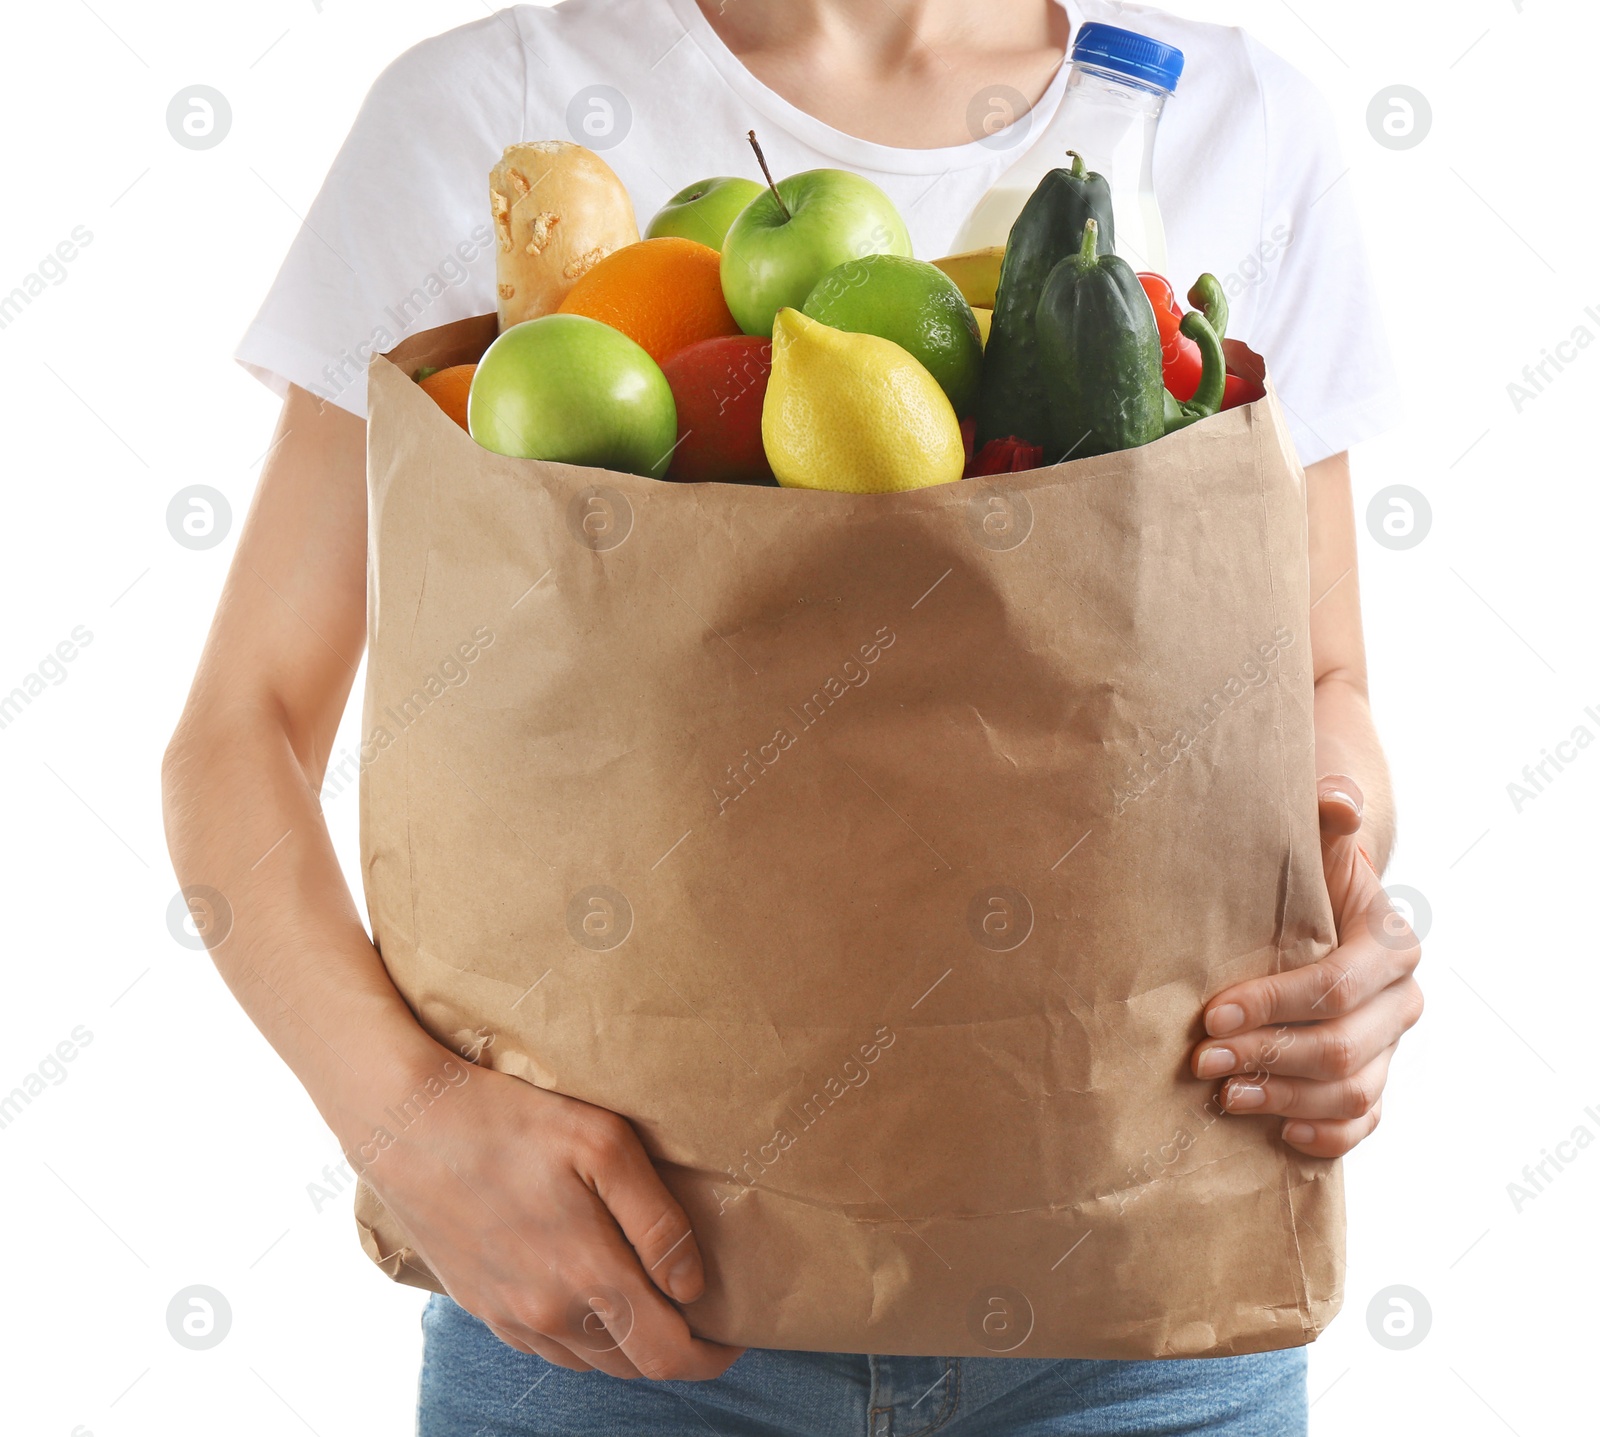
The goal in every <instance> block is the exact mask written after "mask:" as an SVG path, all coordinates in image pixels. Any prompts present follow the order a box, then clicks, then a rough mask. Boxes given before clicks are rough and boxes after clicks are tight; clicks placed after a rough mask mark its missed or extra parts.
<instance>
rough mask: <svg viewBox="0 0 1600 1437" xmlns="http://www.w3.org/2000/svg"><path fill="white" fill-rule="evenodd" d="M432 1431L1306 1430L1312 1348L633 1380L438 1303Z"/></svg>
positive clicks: (428, 1319)
mask: <svg viewBox="0 0 1600 1437" xmlns="http://www.w3.org/2000/svg"><path fill="white" fill-rule="evenodd" d="M422 1329H423V1334H424V1344H423V1358H422V1388H421V1394H420V1402H419V1406H418V1418H417V1422H418V1425H417V1431H418V1434H419V1437H623V1434H645V1437H708V1434H715V1433H722V1434H725V1437H923V1434H930V1437H931V1434H932V1433H935V1432H937V1433H939V1434H940V1437H1065V1434H1069V1433H1070V1434H1086V1435H1087V1437H1116V1434H1136V1437H1179V1434H1186V1433H1201V1432H1203V1433H1207V1434H1218V1437H1303V1434H1304V1433H1305V1431H1306V1357H1305V1349H1304V1348H1299V1347H1297V1348H1290V1349H1289V1350H1287V1351H1285V1352H1263V1353H1258V1354H1254V1355H1252V1356H1249V1357H1213V1358H1206V1359H1202V1360H1198V1361H1185V1360H1179V1361H1172V1362H1085V1361H1076V1360H1071V1359H1069V1360H1065V1361H1060V1362H1048V1361H1038V1360H1035V1359H1031V1358H1011V1357H861V1356H855V1355H852V1354H849V1353H831V1352H778V1351H773V1350H769V1349H766V1348H756V1347H752V1348H751V1349H749V1350H748V1351H747V1352H746V1353H745V1354H744V1355H743V1356H742V1357H741V1358H739V1360H738V1361H737V1362H735V1363H734V1364H733V1366H732V1367H730V1368H729V1369H728V1370H727V1371H726V1372H725V1373H723V1375H722V1376H721V1377H718V1378H716V1379H715V1380H714V1381H711V1382H647V1381H645V1380H644V1379H642V1378H639V1379H635V1380H634V1381H631V1382H623V1381H620V1380H619V1379H617V1378H615V1377H608V1376H607V1375H606V1374H605V1373H603V1372H570V1371H568V1370H567V1369H566V1368H564V1367H556V1366H553V1365H552V1364H551V1363H548V1362H546V1361H545V1360H544V1359H543V1358H542V1357H533V1356H530V1355H529V1354H527V1353H524V1352H518V1351H516V1350H515V1349H514V1348H511V1347H507V1346H506V1345H505V1344H504V1343H502V1342H501V1341H500V1339H499V1338H497V1337H496V1336H495V1335H494V1334H493V1333H492V1332H490V1331H489V1329H488V1328H487V1327H485V1326H484V1325H483V1324H482V1323H481V1322H479V1321H478V1319H477V1318H475V1317H473V1316H472V1315H471V1314H470V1313H468V1312H466V1311H464V1310H463V1309H462V1308H460V1307H458V1306H457V1305H456V1304H455V1303H453V1302H451V1301H450V1299H449V1298H447V1297H435V1298H433V1299H432V1300H431V1301H430V1302H429V1303H428V1308H427V1312H426V1313H425V1314H424V1316H423V1319H422Z"/></svg>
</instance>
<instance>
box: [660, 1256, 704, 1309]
mask: <svg viewBox="0 0 1600 1437" xmlns="http://www.w3.org/2000/svg"><path fill="white" fill-rule="evenodd" d="M667 1291H668V1292H670V1293H671V1294H672V1296H673V1298H674V1299H675V1300H676V1301H678V1302H693V1301H694V1299H695V1298H697V1297H698V1296H699V1295H700V1261H699V1259H698V1258H697V1257H696V1256H695V1255H694V1253H692V1252H684V1253H679V1254H678V1256H677V1257H675V1258H673V1260H672V1264H671V1266H669V1267H668V1268H667Z"/></svg>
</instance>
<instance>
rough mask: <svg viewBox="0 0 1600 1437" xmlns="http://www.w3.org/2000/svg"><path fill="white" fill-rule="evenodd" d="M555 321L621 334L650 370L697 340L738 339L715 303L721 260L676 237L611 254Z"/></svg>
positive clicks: (722, 304)
mask: <svg viewBox="0 0 1600 1437" xmlns="http://www.w3.org/2000/svg"><path fill="white" fill-rule="evenodd" d="M560 313H562V314H583V315H587V316H588V317H589V318H590V319H598V320H599V321H600V322H601V323H602V324H609V325H610V326H611V327H612V328H613V329H620V330H621V331H622V332H623V333H624V334H625V335H627V336H628V338H629V339H631V340H632V341H633V342H634V343H635V344H637V345H638V346H639V347H640V348H641V349H643V350H644V351H645V353H647V354H648V355H649V356H650V357H651V358H652V359H653V360H655V362H656V363H657V364H662V363H664V362H665V361H666V360H667V359H669V358H670V357H671V356H672V355H674V354H676V353H677V352H678V351H679V350H680V349H686V348H688V346H689V345H691V344H698V343H699V342H700V341H701V340H702V339H715V338H716V337H717V336H718V335H720V334H738V333H739V326H738V325H737V324H736V323H735V322H734V318H733V315H732V314H730V313H729V312H728V302H727V300H725V299H723V297H722V256H721V255H720V254H718V253H717V251H716V250H714V249H712V248H711V247H710V246H709V245H703V244H696V243H695V241H694V240H689V239H679V238H677V237H676V236H663V237H662V238H660V239H647V240H640V241H639V242H638V243H637V244H630V245H624V246H623V247H622V248H621V249H619V250H613V251H612V253H610V254H608V255H607V256H606V257H605V258H604V259H603V260H601V261H600V263H599V264H597V265H596V266H595V267H594V268H593V269H591V270H590V271H589V272H588V273H587V274H586V275H584V276H583V278H582V279H580V280H579V281H578V282H577V283H576V284H575V285H573V286H572V289H571V290H570V292H569V293H568V294H567V297H566V298H565V299H564V300H562V301H561V309H560Z"/></svg>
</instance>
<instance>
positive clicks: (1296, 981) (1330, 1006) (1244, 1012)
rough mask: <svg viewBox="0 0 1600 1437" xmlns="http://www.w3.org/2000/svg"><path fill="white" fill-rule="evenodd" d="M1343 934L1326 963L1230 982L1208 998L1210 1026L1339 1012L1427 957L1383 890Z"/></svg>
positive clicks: (1273, 1022)
mask: <svg viewBox="0 0 1600 1437" xmlns="http://www.w3.org/2000/svg"><path fill="white" fill-rule="evenodd" d="M1347 926H1348V925H1347ZM1343 936H1344V940H1345V941H1344V942H1343V943H1341V944H1340V945H1339V947H1337V948H1335V949H1334V950H1333V952H1332V953H1330V954H1328V956H1327V957H1326V958H1324V959H1323V960H1322V961H1321V962H1320V963H1308V964H1306V966H1305V967H1303V968H1292V969H1290V970H1288V971H1287V972H1284V973H1269V974H1268V975H1267V976H1266V977H1264V978H1251V979H1248V980H1247V981H1246V982H1243V983H1235V984H1234V985H1233V986H1232V987H1231V988H1224V989H1223V990H1222V991H1221V992H1220V993H1218V994H1217V995H1216V996H1215V997H1214V998H1212V1000H1211V1001H1210V1002H1209V1003H1207V1004H1206V1010H1205V1024H1206V1032H1207V1033H1208V1034H1210V1035H1211V1036H1212V1037H1213V1038H1230V1037H1231V1036H1232V1035H1233V1034H1235V1033H1239V1032H1244V1031H1247V1030H1248V1029H1251V1028H1269V1027H1274V1026H1277V1025H1279V1024H1283V1023H1316V1022H1320V1021H1322V1020H1324V1019H1327V1018H1336V1017H1338V1016H1339V1015H1341V1014H1343V1013H1349V1012H1352V1011H1354V1010H1355V1009H1357V1008H1359V1007H1360V1006H1361V1005H1362V1004H1363V1003H1366V1002H1368V1001H1369V1000H1370V999H1371V998H1372V997H1373V996H1374V995H1375V994H1377V993H1381V992H1382V991H1383V990H1384V989H1386V988H1388V987H1390V986H1392V985H1393V984H1394V983H1395V982H1397V981H1398V980H1400V979H1402V978H1405V977H1408V976H1409V975H1410V974H1411V973H1413V972H1415V970H1416V967H1417V964H1418V963H1419V962H1420V961H1421V960H1422V947H1421V945H1420V944H1419V943H1418V942H1417V937H1416V935H1415V934H1414V933H1413V932H1412V931H1411V929H1410V927H1409V925H1407V924H1406V922H1405V919H1404V918H1403V917H1401V916H1400V914H1399V913H1398V912H1397V911H1396V910H1395V909H1394V908H1393V906H1392V905H1389V904H1388V903H1387V902H1386V901H1385V900H1384V899H1383V897H1382V891H1381V890H1379V899H1378V901H1377V902H1376V903H1375V904H1374V905H1373V906H1372V907H1371V908H1369V909H1368V910H1367V912H1366V914H1365V916H1364V921H1360V922H1358V923H1357V924H1356V925H1355V926H1354V929H1353V931H1347V932H1346V933H1345V934H1344V935H1343Z"/></svg>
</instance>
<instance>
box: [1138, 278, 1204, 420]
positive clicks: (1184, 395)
mask: <svg viewBox="0 0 1600 1437" xmlns="http://www.w3.org/2000/svg"><path fill="white" fill-rule="evenodd" d="M1139 283H1140V285H1141V286H1142V287H1143V288H1144V292H1145V294H1146V296H1147V297H1148V298H1149V300H1150V308H1151V309H1153V310H1155V312H1156V328H1157V329H1158V330H1159V331H1160V333H1161V383H1162V384H1163V385H1164V386H1165V387H1166V390H1167V392H1168V393H1169V394H1171V395H1172V397H1173V398H1174V399H1176V400H1177V401H1178V402H1179V403H1180V404H1187V403H1188V402H1189V401H1190V400H1191V399H1193V398H1194V396H1195V391H1196V390H1197V389H1199V388H1200V369H1201V364H1200V346H1199V345H1198V344H1196V343H1195V342H1194V341H1193V340H1192V339H1190V338H1189V336H1188V335H1186V334H1183V333H1181V332H1180V331H1179V329H1178V326H1179V325H1180V324H1182V323H1183V311H1182V310H1181V309H1180V308H1179V307H1178V301H1177V297H1176V296H1175V295H1174V294H1173V292H1172V286H1171V285H1170V284H1168V283H1167V282H1166V280H1164V279H1163V278H1162V277H1161V276H1160V275H1158V274H1141V275H1140V276H1139Z"/></svg>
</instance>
